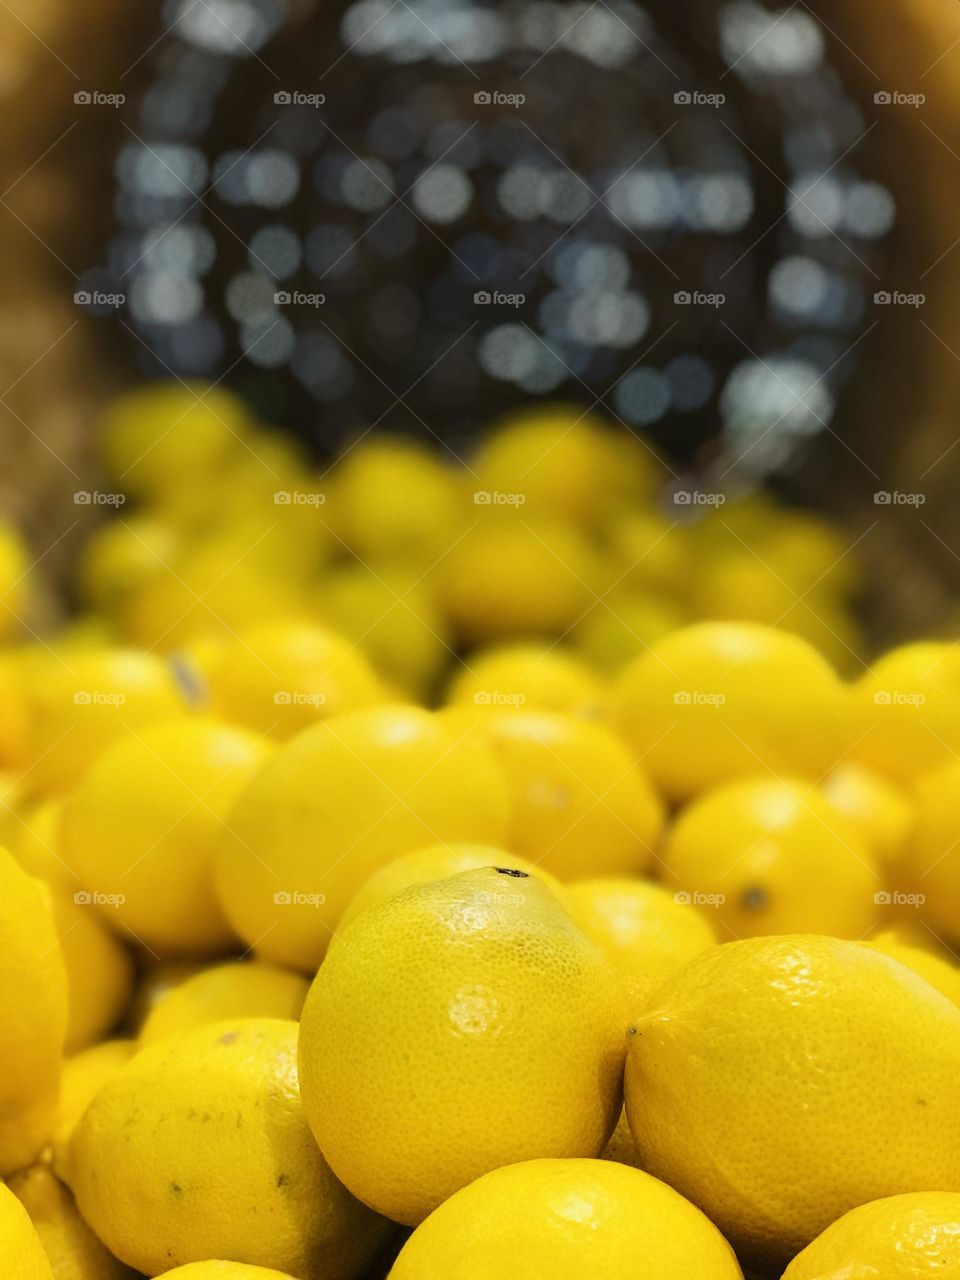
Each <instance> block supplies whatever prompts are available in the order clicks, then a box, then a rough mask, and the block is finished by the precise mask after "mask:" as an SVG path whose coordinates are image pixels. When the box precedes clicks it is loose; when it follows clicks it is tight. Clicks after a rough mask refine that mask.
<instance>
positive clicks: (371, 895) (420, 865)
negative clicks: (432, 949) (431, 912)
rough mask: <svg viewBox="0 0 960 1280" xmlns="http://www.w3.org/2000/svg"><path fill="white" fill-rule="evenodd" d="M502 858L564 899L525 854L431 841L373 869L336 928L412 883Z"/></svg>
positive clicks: (559, 889)
mask: <svg viewBox="0 0 960 1280" xmlns="http://www.w3.org/2000/svg"><path fill="white" fill-rule="evenodd" d="M505 862H508V863H509V864H510V866H511V868H512V869H513V870H514V871H525V872H526V873H527V874H528V875H536V876H539V877H540V879H541V880H543V881H544V883H545V884H547V885H549V887H550V889H551V890H552V891H553V893H554V894H556V896H557V897H558V898H560V899H561V900H562V901H564V902H565V901H566V899H565V897H564V895H565V894H566V892H567V890H566V888H565V887H564V886H562V885H561V884H560V881H559V880H556V879H555V878H554V877H553V876H552V875H550V873H549V871H544V870H543V869H542V868H541V867H538V866H536V865H535V864H534V863H532V862H528V861H527V859H526V858H518V857H517V855H516V854H515V853H507V852H506V851H505V850H504V849H498V848H496V847H495V846H493V845H487V844H432V845H428V846H427V847H426V848H425V849H414V850H413V851H412V852H411V853H402V854H401V855H400V857H399V858H394V859H392V861H390V862H388V863H387V864H386V865H385V866H383V867H381V868H380V870H379V871H375V872H374V873H373V875H372V876H371V877H370V878H369V880H365V881H364V882H363V884H362V885H361V886H360V888H359V890H358V891H357V893H356V894H355V896H354V897H353V898H352V899H351V901H350V905H349V906H348V907H347V909H346V911H344V913H343V915H342V916H341V917H340V922H339V924H338V925H337V929H338V930H340V929H345V928H346V927H347V925H348V924H349V923H350V921H351V920H352V919H353V918H354V916H356V915H357V914H358V913H359V912H361V911H364V910H366V908H367V907H370V906H373V904H374V903H378V902H386V900H387V899H388V898H392V897H394V896H395V895H396V894H398V893H400V892H401V891H402V890H403V889H409V888H410V887H411V885H415V884H427V883H428V882H429V881H431V880H448V879H449V878H450V876H455V875H459V874H460V872H461V871H479V870H480V868H481V867H496V866H501V865H503V864H504V863H505Z"/></svg>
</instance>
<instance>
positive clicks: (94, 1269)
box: [4, 1164, 136, 1280]
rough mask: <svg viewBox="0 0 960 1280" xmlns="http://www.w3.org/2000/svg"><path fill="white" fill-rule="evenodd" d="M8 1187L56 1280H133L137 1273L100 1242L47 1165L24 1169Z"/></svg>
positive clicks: (11, 1180)
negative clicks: (37, 1238) (33, 1231)
mask: <svg viewBox="0 0 960 1280" xmlns="http://www.w3.org/2000/svg"><path fill="white" fill-rule="evenodd" d="M8 1185H9V1187H10V1190H11V1191H12V1192H13V1194H14V1195H15V1196H16V1197H17V1199H18V1200H19V1201H20V1203H21V1204H22V1205H23V1207H24V1208H25V1209H26V1211H27V1213H28V1214H29V1215H30V1220H31V1222H32V1223H33V1225H34V1228H35V1230H36V1232H37V1235H38V1236H39V1237H40V1243H41V1244H42V1245H43V1250H44V1253H45V1254H46V1255H47V1259H48V1261H49V1263H50V1265H51V1267H52V1268H53V1274H54V1276H55V1277H56V1280H135V1276H136V1273H135V1272H133V1271H131V1270H130V1268H129V1267H125V1266H124V1265H123V1263H122V1262H120V1261H118V1259H116V1258H115V1257H114V1256H113V1255H112V1254H111V1253H110V1251H109V1250H108V1249H107V1248H105V1247H104V1245H102V1244H101V1243H100V1241H99V1240H98V1239H97V1237H96V1236H95V1235H94V1234H93V1232H92V1231H91V1230H90V1228H89V1227H88V1226H87V1224H86V1223H85V1222H84V1220H83V1218H81V1217H80V1214H79V1212H78V1211H77V1206H76V1204H75V1203H74V1199H73V1196H72V1195H71V1194H70V1192H69V1191H68V1190H67V1188H66V1187H65V1186H64V1185H63V1183H62V1182H61V1181H60V1179H59V1178H58V1177H57V1176H56V1174H55V1173H53V1171H52V1170H51V1169H49V1168H48V1167H47V1166H46V1165H41V1164H36V1165H33V1166H32V1167H31V1168H29V1169H24V1170H23V1171H22V1172H20V1173H17V1174H15V1175H14V1176H13V1177H12V1178H11V1179H10V1180H9V1183H8ZM4 1274H5V1275H6V1273H4Z"/></svg>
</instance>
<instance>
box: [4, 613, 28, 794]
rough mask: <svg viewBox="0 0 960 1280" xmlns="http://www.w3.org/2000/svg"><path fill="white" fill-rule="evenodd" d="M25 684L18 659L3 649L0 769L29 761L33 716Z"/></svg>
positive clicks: (23, 764)
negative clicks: (30, 717) (30, 711)
mask: <svg viewBox="0 0 960 1280" xmlns="http://www.w3.org/2000/svg"><path fill="white" fill-rule="evenodd" d="M0 625H2V624H0ZM23 684H24V681H23V678H22V675H21V672H20V670H19V669H18V665H17V662H16V659H15V658H14V657H13V656H12V655H11V654H8V653H0V769H10V768H19V767H22V766H25V765H26V764H27V763H28V759H27V756H28V733H29V719H28V706H27V699H26V696H25V693H24V688H23Z"/></svg>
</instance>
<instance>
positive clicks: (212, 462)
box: [99, 381, 250, 497]
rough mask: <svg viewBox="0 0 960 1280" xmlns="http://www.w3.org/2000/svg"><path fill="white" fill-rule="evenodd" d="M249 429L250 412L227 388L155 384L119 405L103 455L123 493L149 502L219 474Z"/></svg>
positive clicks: (104, 434)
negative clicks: (152, 498) (198, 479)
mask: <svg viewBox="0 0 960 1280" xmlns="http://www.w3.org/2000/svg"><path fill="white" fill-rule="evenodd" d="M249 426H250V416H249V414H248V412H247V410H246V407H245V406H244V405H243V403H242V402H241V401H240V400H238V399H237V398H236V396H234V395H232V394H231V393H230V392H229V391H227V390H226V388H224V387H218V386H213V387H211V386H205V385H204V384H202V383H199V382H191V383H184V382H180V381H178V382H172V381H171V382H153V383H148V384H147V385H145V386H141V387H137V388H136V389H135V390H133V391H128V392H127V393H126V394H125V395H122V396H119V397H118V398H117V399H116V400H114V402H113V404H112V405H111V407H110V409H109V411H108V412H107V415H106V417H105V418H104V421H103V423H102V425H101V429H100V435H99V442H100V453H101V457H102V458H103V463H104V466H105V468H106V470H107V474H108V475H109V476H110V479H111V480H112V481H113V482H114V483H115V484H117V485H118V487H119V488H120V489H121V491H123V492H126V493H134V494H139V495H142V496H148V497H149V496H152V495H157V494H161V493H164V492H167V491H169V490H171V489H172V488H174V487H176V486H177V485H180V484H187V485H189V484H190V482H191V481H193V482H194V483H196V478H197V477H198V476H204V477H207V476H210V475H212V474H214V473H215V472H216V470H217V469H218V468H219V467H220V466H221V465H222V463H223V462H224V461H225V460H226V458H227V457H228V456H229V455H230V453H231V452H233V451H235V450H238V449H239V448H242V447H243V446H242V444H241V441H242V439H243V437H244V435H245V434H246V432H247V430H248V428H249Z"/></svg>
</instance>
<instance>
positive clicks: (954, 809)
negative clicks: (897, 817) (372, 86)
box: [900, 761, 960, 943]
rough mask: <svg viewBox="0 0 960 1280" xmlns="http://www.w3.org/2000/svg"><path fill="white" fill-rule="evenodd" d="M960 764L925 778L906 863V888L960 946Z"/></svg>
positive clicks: (937, 927) (903, 869)
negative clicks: (959, 831) (959, 837)
mask: <svg viewBox="0 0 960 1280" xmlns="http://www.w3.org/2000/svg"><path fill="white" fill-rule="evenodd" d="M958 782H960V762H958V761H951V762H950V763H949V764H947V765H944V766H943V767H942V768H940V769H937V770H936V771H935V772H933V773H930V774H927V775H926V776H925V777H923V778H920V779H919V780H918V782H917V783H916V786H915V789H914V797H915V800H916V807H917V822H916V827H915V829H914V832H913V836H912V837H911V839H910V840H909V841H908V843H907V849H906V852H905V853H904V856H903V859H902V863H901V868H900V869H901V872H902V875H901V879H902V881H903V889H904V890H905V891H906V893H907V895H908V897H909V896H910V895H913V896H912V898H911V899H910V901H911V905H914V906H916V905H918V904H919V905H920V907H921V908H922V910H923V913H924V916H925V917H926V919H927V920H928V922H929V923H930V924H931V925H932V926H933V928H934V929H935V930H937V931H938V932H939V933H942V934H943V935H944V936H945V937H947V938H949V939H950V940H951V941H953V942H955V943H956V942H960V845H958V844H957V823H958V821H960V792H958V789H957V787H958Z"/></svg>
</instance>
